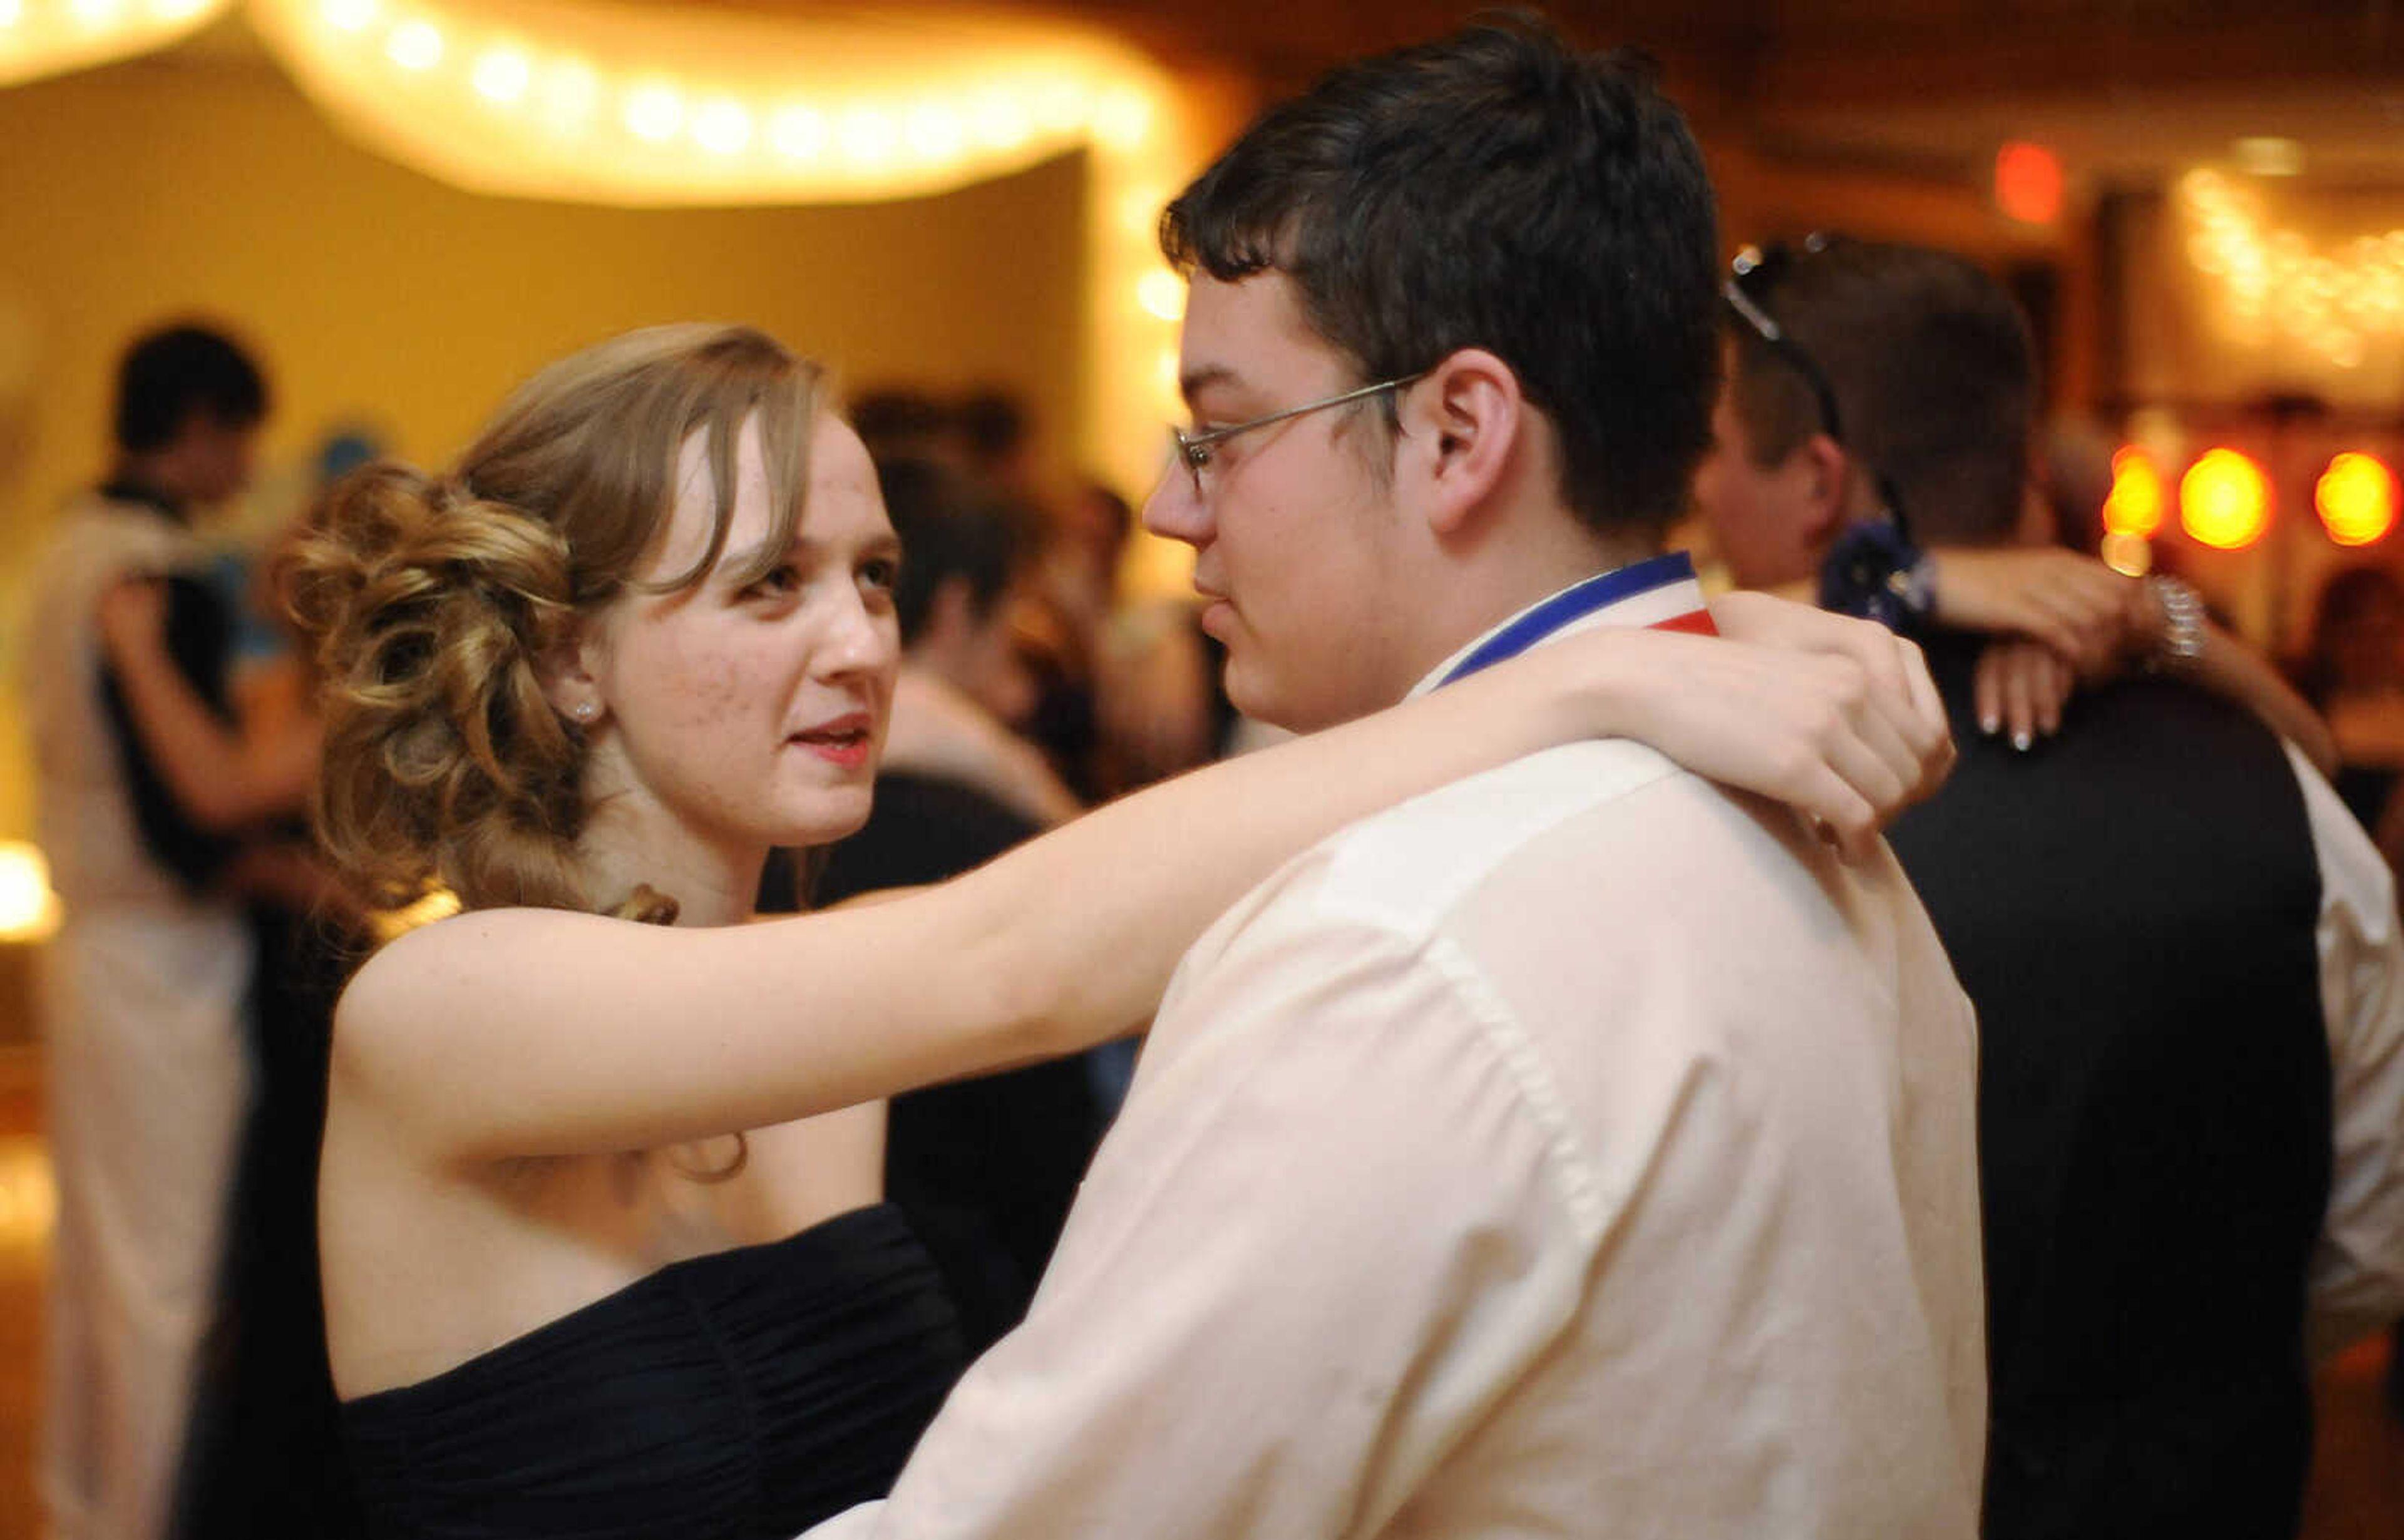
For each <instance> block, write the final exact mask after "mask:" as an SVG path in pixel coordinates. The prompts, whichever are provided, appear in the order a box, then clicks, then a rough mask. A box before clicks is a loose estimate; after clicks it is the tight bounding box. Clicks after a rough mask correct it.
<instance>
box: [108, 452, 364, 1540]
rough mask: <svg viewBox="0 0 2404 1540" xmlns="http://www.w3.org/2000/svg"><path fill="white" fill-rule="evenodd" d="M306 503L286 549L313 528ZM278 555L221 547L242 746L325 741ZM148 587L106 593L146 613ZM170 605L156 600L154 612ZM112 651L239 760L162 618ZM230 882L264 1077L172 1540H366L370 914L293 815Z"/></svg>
mask: <svg viewBox="0 0 2404 1540" xmlns="http://www.w3.org/2000/svg"><path fill="white" fill-rule="evenodd" d="M375 454H376V447H375V444H374V442H373V441H372V440H371V439H370V438H368V437H366V436H364V435H363V434H361V433H359V432H356V431H351V430H345V431H342V432H339V433H337V434H335V435H333V436H331V437H329V438H328V440H327V441H325V442H324V444H323V445H322V446H321V447H320V450H319V453H318V455H317V456H316V463H315V465H314V467H313V472H314V480H315V483H316V485H317V488H318V490H319V491H321V492H322V490H323V489H324V488H325V486H327V485H328V484H329V483H332V482H334V481H336V480H339V479H340V477H341V476H342V475H343V474H344V473H346V472H348V471H349V470H351V469H356V467H358V466H359V465H361V464H363V463H365V462H366V461H368V460H370V459H372V458H373V457H374V456H375ZM307 517H308V510H307V509H306V508H305V507H304V508H303V510H302V511H301V513H300V515H298V517H297V518H296V521H295V525H294V526H293V527H292V528H290V529H287V531H286V532H285V534H284V536H283V537H282V539H290V538H292V537H293V536H294V535H297V534H298V533H299V532H300V530H301V527H304V526H305V520H306V519H307ZM276 545H277V541H276V540H273V539H271V540H270V541H269V542H268V548H267V550H266V551H265V553H264V555H265V556H266V560H265V561H264V562H263V563H262V562H259V561H255V560H251V559H248V558H247V557H245V556H244V555H241V554H239V553H227V554H225V555H224V556H221V558H220V562H219V568H218V570H219V575H220V578H221V580H222V581H224V583H225V594H224V596H225V598H226V600H227V602H228V603H229V605H230V606H231V607H232V609H233V610H234V612H235V614H236V617H237V621H236V631H237V636H238V637H240V638H241V639H240V640H239V641H238V643H237V646H236V652H237V659H238V661H237V663H236V665H235V668H234V685H233V691H232V693H233V697H234V699H235V701H236V703H237V709H236V712H235V719H236V721H237V722H238V723H239V724H240V728H239V731H240V734H241V735H243V736H245V737H247V738H249V739H251V740H253V741H266V742H274V741H291V740H295V739H297V740H298V741H300V742H302V743H305V744H307V745H309V746H311V747H312V748H314V746H315V745H316V744H317V743H318V742H319V732H318V722H317V719H316V706H315V699H314V697H315V691H316V679H315V669H314V661H313V660H311V659H309V658H307V657H305V656H303V655H301V653H300V652H299V651H297V650H296V649H295V647H294V645H293V640H294V638H293V637H292V635H291V632H290V630H289V623H288V621H287V619H286V617H285V614H284V605H283V602H282V599H281V597H280V596H279V595H276V594H275V593H273V591H272V587H273V585H272V583H271V582H270V581H269V575H270V573H272V571H273V567H274V565H275V559H276V550H275V547H276ZM146 597H147V595H146V593H145V591H144V590H141V589H138V588H128V589H123V590H120V591H119V592H117V593H113V594H112V595H110V596H109V597H108V598H106V599H105V600H104V601H103V604H104V614H105V615H107V616H109V618H110V620H111V622H112V623H115V622H116V621H117V619H118V615H117V612H118V611H119V610H126V611H128V612H131V610H132V609H137V608H139V607H140V606H141V605H142V603H143V601H144V600H145V598H146ZM153 602H154V603H155V601H153ZM118 634H119V635H121V636H122V637H124V640H123V641H122V642H121V643H120V644H119V651H117V653H116V654H115V655H116V657H117V662H118V665H119V668H120V670H121V671H122V672H123V674H124V676H125V678H126V679H127V680H128V681H129V683H131V684H132V685H133V688H131V689H129V690H128V692H127V700H128V704H129V706H130V707H132V710H133V720H134V722H135V725H136V727H137V729H138V730H139V732H140V734H141V735H142V737H143V739H144V740H145V741H146V742H147V743H149V744H152V745H155V746H157V748H158V750H159V751H160V752H162V753H170V754H175V755H177V756H179V757H184V758H200V759H203V760H206V759H208V758H210V757H212V756H214V757H216V758H217V759H220V760H224V759H228V758H231V757H235V756H236V755H237V753H238V750H237V749H235V747H234V746H233V745H231V744H219V745H216V746H212V745H211V744H210V743H209V742H208V741H207V740H208V739H209V738H211V737H212V736H215V737H220V738H224V737H229V736H231V734H230V733H229V731H228V729H227V728H225V727H224V726H222V725H221V724H219V723H218V722H217V721H216V720H215V719H214V718H212V717H211V716H210V715H209V713H208V712H207V711H206V710H205V709H204V708H203V703H202V702H201V700H200V699H199V697H198V696H197V695H196V694H194V693H192V692H191V691H190V690H189V686H188V685H187V684H186V682H185V680H184V679H182V678H181V676H180V674H179V672H178V671H177V670H176V669H175V667H174V665H173V664H172V661H171V659H170V658H169V657H168V655H167V651H166V638H165V637H164V636H163V634H162V633H161V627H160V626H159V624H158V623H157V619H156V617H155V616H153V617H151V618H149V619H147V621H133V622H132V623H126V624H123V625H121V626H119V627H118ZM233 871H234V873H235V875H236V879H237V881H238V883H239V886H240V887H241V889H242V890H243V892H244V894H245V897H246V898H247V899H248V900H249V903H248V905H247V909H248V917H249V921H250V926H251V931H252V935H253V939H254V945H255V946H256V949H257V955H258V959H259V962H258V968H257V973H256V979H255V982H254V985H253V987H252V990H251V996H250V1009H249V1012H248V1016H249V1025H250V1041H249V1045H248V1046H249V1060H250V1069H251V1074H252V1084H253V1086H254V1092H253V1096H252V1098H251V1105H250V1111H249V1114H248V1116H247V1117H246V1118H245V1122H244V1127H243V1134H242V1139H241V1144H240V1147H239V1153H238V1155H237V1160H236V1165H235V1175H234V1183H233V1191H232V1199H231V1206H230V1210H229V1217H228V1220H227V1226H226V1236H227V1239H226V1246H225V1261H224V1265H223V1267H222V1268H221V1269H220V1274H219V1284H218V1299H217V1308H216V1310H215V1312H214V1319H213V1321H212V1323H211V1324H210V1326H209V1329H208V1331H207V1334H206V1336H205V1337H204V1338H203V1345H202V1348H201V1351H200V1356H199V1364H198V1373H197V1375H196V1383H195V1390H194V1396H193V1412H192V1419H191V1431H190V1435H189V1439H188V1441H187V1446H186V1449H185V1452H184V1458H183V1462H182V1467H181V1470H180V1473H179V1475H178V1477H177V1481H176V1496H175V1506H174V1520H173V1525H172V1529H171V1534H172V1535H173V1536H174V1537H175V1540H214V1537H217V1536H226V1537H233V1536H242V1535H251V1534H271V1533H273V1534H308V1535H312V1536H317V1537H319V1540H334V1537H338V1536H341V1535H344V1534H349V1533H356V1532H357V1530H358V1528H359V1523H360V1520H359V1518H358V1515H357V1511H356V1501H355V1499H354V1498H353V1497H352V1494H351V1492H350V1491H349V1485H348V1480H347V1477H346V1475H345V1472H344V1470H343V1467H342V1460H341V1452H340V1447H339V1444H338V1442H337V1440H336V1438H335V1425H334V1392H333V1380H332V1377H331V1372H330V1369H329V1366H328V1361H327V1356H326V1329H325V1315H324V1310H323V1308H322V1305H321V1302H320V1298H319V1295H318V1289H317V1246H316V1234H317V1214H316V1187H317V1181H316V1176H317V1146H318V1141H319V1139H320V1137H321V1135H322V1133H323V1130H324V1123H325V1108H326V1073H327V1064H328V1042H329V1038H330V1034H331V1027H332V1019H331V1018H332V1013H333V1004H334V999H335V996H336V994H337V993H338V992H339V990H340V987H341V983H342V978H343V976H344V975H345V973H347V972H348V970H349V968H350V966H351V964H352V963H353V962H354V961H355V960H356V958H357V956H358V955H359V953H360V951H361V950H362V948H363V946H364V945H365V940H366V931H365V927H366V916H365V915H364V914H363V913H362V912H360V910H359V909H358V908H357V906H356V903H353V902H352V901H351V900H350V897H349V895H348V894H347V892H346V891H345V890H344V889H342V886H341V884H340V883H338V882H336V881H335V880H334V878H333V875H332V873H331V871H330V870H329V869H328V867H327V866H326V865H325V864H324V862H323V861H321V860H320V859H319V858H318V857H317V856H316V854H315V852H314V849H313V848H312V847H311V845H310V842H309V833H308V829H307V826H306V823H305V821H304V820H303V819H301V818H300V817H299V813H298V809H297V808H296V809H294V810H293V811H292V812H291V813H290V814H288V815H287V816H286V817H283V818H280V819H274V820H271V821H269V822H266V823H264V824H262V825H260V826H259V827H258V828H256V829H254V830H253V831H251V832H250V833H249V834H248V835H247V836H246V837H245V846H244V849H243V851H242V853H241V855H240V856H239V858H238V859H237V861H235V863H234V867H233Z"/></svg>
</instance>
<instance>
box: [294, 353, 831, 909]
mask: <svg viewBox="0 0 2404 1540" xmlns="http://www.w3.org/2000/svg"><path fill="white" fill-rule="evenodd" d="M822 394H823V371H821V370H820V369H819V368H818V365H816V364H814V363H812V362H810V361H808V360H806V359H804V358H801V357H796V356H794V355H793V354H792V353H790V352H789V351H787V350H786V349H785V347H784V346H783V345H782V344H780V343H777V342H776V340H775V339H774V338H771V337H769V336H767V335H766V334H764V333H762V332H760V331H755V330H752V329H749V328H746V327H719V326H699V325H695V326H664V327H653V328H650V329H645V330H641V331H634V332H629V333H627V334H626V335H624V336H622V337H618V338H614V339H612V340H611V341H609V342H606V343H601V344H600V345H598V346H596V347H593V348H589V349H587V350H585V351H584V352H582V353H579V354H576V355H575V356H573V357H568V358H565V359H562V360H561V361H560V362H558V363H555V364H552V366H551V367H550V368H548V369H545V370H544V371H542V372H540V373H539V374H537V375H536V376H535V377H534V378H533V379H531V380H529V381H527V382H526V383H525V384H524V385H522V386H520V387H519V389H518V390H517V392H516V393H515V394H514V395H512V396H511V397H510V399H509V400H508V401H507V402H506V403H505V404H504V405H503V406H502V407H501V409H500V411H499V413H496V415H495V416H494V418H493V420H492V422H491V423H490V424H489V425H487V426H486V427H485V428H484V430H483V432H482V434H481V435H480V436H479V437H478V438H477V440H476V441H475V442H474V443H473V444H472V445H471V446H469V448H468V451H467V452H466V453H465V454H464V455H461V456H460V457H459V460H458V463H457V464H456V465H454V467H453V468H452V469H450V470H449V471H448V472H446V473H445V474H443V475H441V476H440V477H429V476H426V475H425V474H424V473H422V472H420V471H417V470H414V469H410V468H409V467H407V466H403V465H398V464H395V463H392V462H388V461H387V462H379V463H377V464H373V465H369V466H364V467H361V468H360V469H358V470H356V471H354V472H353V473H352V474H351V475H349V476H347V477H345V478H344V479H343V480H342V482H340V483H336V484H335V485H334V486H333V487H332V488H331V489H329V491H328V493H327V495H326V497H324V499H323V500H322V501H321V502H320V503H319V505H318V506H317V507H316V508H315V509H314V511H313V512H312V515H311V518H310V521H309V525H308V527H307V529H306V530H305V531H304V532H303V534H302V535H301V537H300V538H299V539H297V540H296V541H295V542H294V543H293V545H292V546H291V548H290V549H289V550H288V551H287V553H286V555H285V557H284V559H283V563H282V567H281V576H282V579H283V583H284V594H285V597H286V602H287V606H288V608H289V609H290V610H291V612H292V616H293V618H294V620H295V621H296V622H297V623H299V624H300V626H301V630H302V632H303V633H304V635H305V636H306V637H308V638H309V639H310V641H311V643H312V644H313V646H314V650H315V653H316V662H317V667H318V670H319V676H320V678H321V679H322V680H323V685H322V689H321V694H320V700H321V705H322V707H323V710H324V714H325V734H326V748H325V765H324V774H323V776H322V777H321V778H320V783H319V789H318V798H317V810H316V811H317V824H318V831H319V834H320V837H321V839H322V840H323V843H324V845H325V847H326V849H327V851H328V854H329V855H330V856H331V857H332V859H333V860H334V861H335V863H336V864H337V865H338V866H339V868H340V869H341V871H342V875H344V877H345V878H346V880H348V881H349V883H350V884H351V885H352V886H353V887H354V888H355V889H357V891H358V892H359V894H360V896H361V897H362V898H364V899H365V900H366V901H367V902H368V903H370V904H373V905H375V906H377V907H382V908H397V907H400V906H402V905H405V904H408V903H413V902H415V901H416V900H418V899H420V898H422V897H424V896H425V895H426V893H427V892H428V891H429V890H431V889H433V888H434V887H435V886H436V885H437V884H440V886H442V887H445V888H448V889H451V890H452V891H453V892H454V893H455V894H457V895H458V898H459V901H460V903H462V904H463V905H464V906H466V907H468V908H470V909H477V908H489V907H495V906H499V905H508V904H534V905H540V906H543V907H548V908H556V909H583V910H592V909H595V908H599V909H604V910H606V911H608V912H611V913H617V914H622V915H624V916H626V917H631V918H641V919H650V920H653V921H656V922H664V921H666V920H668V919H672V918H673V917H674V916H675V903H674V901H673V900H668V899H664V898H662V897H661V896H660V895H658V894H656V893H653V892H652V891H651V890H650V889H648V888H637V889H636V891H635V892H634V893H633V894H599V895H596V894H594V893H590V892H587V891H586V890H585V884H584V879H583V875H582V869H581V866H580V862H579V861H578V860H577V850H576V843H577V839H578V836H579V835H580V833H582V831H583V828H584V820H585V816H586V813H587V807H586V805H585V800H584V793H583V775H584V763H585V755H586V742H585V735H584V733H583V732H582V731H581V730H580V728H579V727H578V726H577V725H576V724H575V723H574V722H573V721H569V720H568V719H566V718H565V717H563V716H562V715H561V714H560V712H559V711H558V710H557V709H556V708H554V707H553V706H552V703H551V701H550V699H549V698H548V697H547V696H546V695H545V693H544V692H543V688H542V680H541V675H540V671H539V667H538V665H539V664H540V663H541V661H542V660H543V659H544V658H545V657H546V655H547V654H551V653H552V652H553V650H555V649H557V648H560V647H562V646H564V645H566V644H567V643H568V641H569V640H570V638H571V637H573V635H574V630H575V626H576V624H577V623H578V621H579V620H580V619H581V618H583V617H586V616H589V615H591V614H593V613H594V612H595V611H597V610H599V609H601V608H603V607H604V606H606V605H608V603H609V602H610V601H611V600H612V599H614V598H616V597H617V596H618V595H621V594H622V593H624V592H625V591H626V590H627V588H628V587H629V586H630V585H631V584H632V583H633V582H634V573H635V571H636V567H638V566H639V565H640V564H641V562H642V561H643V559H644V558H645V556H646V555H647V554H648V553H650V552H651V551H652V549H653V548H654V546H655V545H656V543H657V542H658V540H659V539H660V538H661V536H662V533H663V531H664V528H665V527H666V525H667V522H668V517H669V514H670V512H671V511H672V510H673V508H674V506H675V501H676V493H677V487H676V471H677V465H678V455H679V454H680V453H681V451H682V449H683V447H684V445H685V443H686V441H688V440H690V439H691V438H692V436H693V435H694V434H695V433H696V432H698V433H701V434H703V435H704V441H703V449H704V457H705V459H706V464H707V465H708V468H709V478H710V487H711V490H712V492H713V493H714V495H715V500H714V505H713V511H712V515H711V516H712V520H713V523H712V525H711V529H710V536H709V545H708V549H707V550H706V552H705V553H703V554H702V556H701V557H700V558H699V559H698V560H697V561H695V562H694V563H693V564H692V567H688V568H687V569H685V570H684V571H682V572H678V573H674V574H671V575H669V576H667V577H665V578H663V579H660V580H658V581H653V582H650V583H646V584H644V585H643V586H644V587H645V588H646V589H648V590H650V591H654V592H674V591H676V590H678V589H682V588H686V587H690V586H692V584H694V583H697V582H699V581H701V580H702V578H703V577H704V576H705V575H706V574H707V573H708V571H709V570H710V568H711V567H712V566H713V565H714V564H715V563H716V562H717V561H718V559H719V557H720V555H721V554H722V553H723V552H724V550H725V546H726V533H727V526H728V524H729V522H730V520H731V518H732V516H733V513H734V493H735V449H736V443H737V441H738V439H739V437H740V434H741V432H742V429H743V427H744V425H745V424H746V423H747V422H751V421H753V420H755V419H756V421H757V423H758V427H759V434H760V444H761V450H762V458H763V460H764V461H765V468H766V470H767V479H768V485H769V488H770V492H771V497H772V510H773V514H774V517H775V520H776V523H775V525H774V527H773V529H772V532H771V539H768V540H767V541H765V542H764V543H763V544H762V546H761V548H760V554H759V555H758V556H757V557H756V558H754V559H753V561H752V562H751V563H750V564H748V565H750V566H753V567H757V568H758V570H757V571H751V570H747V571H745V572H743V573H741V574H738V575H737V576H736V581H740V582H750V581H756V580H757V579H758V578H760V577H762V576H764V575H765V574H766V573H767V572H768V571H770V570H772V569H773V568H774V567H775V566H776V563H777V562H778V561H780V560H782V559H783V555H784V553H785V551H786V550H787V548H788V547H789V545H790V541H791V539H792V534H793V531H794V529H795V528H796V526H797V525H799V523H800V520H801V515H802V500H803V496H804V490H805V489H806V487H807V486H808V484H809V442H810V435H811V431H812V428H813V426H814V423H815V419H816V416H817V413H818V412H819V410H821V407H822V405H823V401H822Z"/></svg>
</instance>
